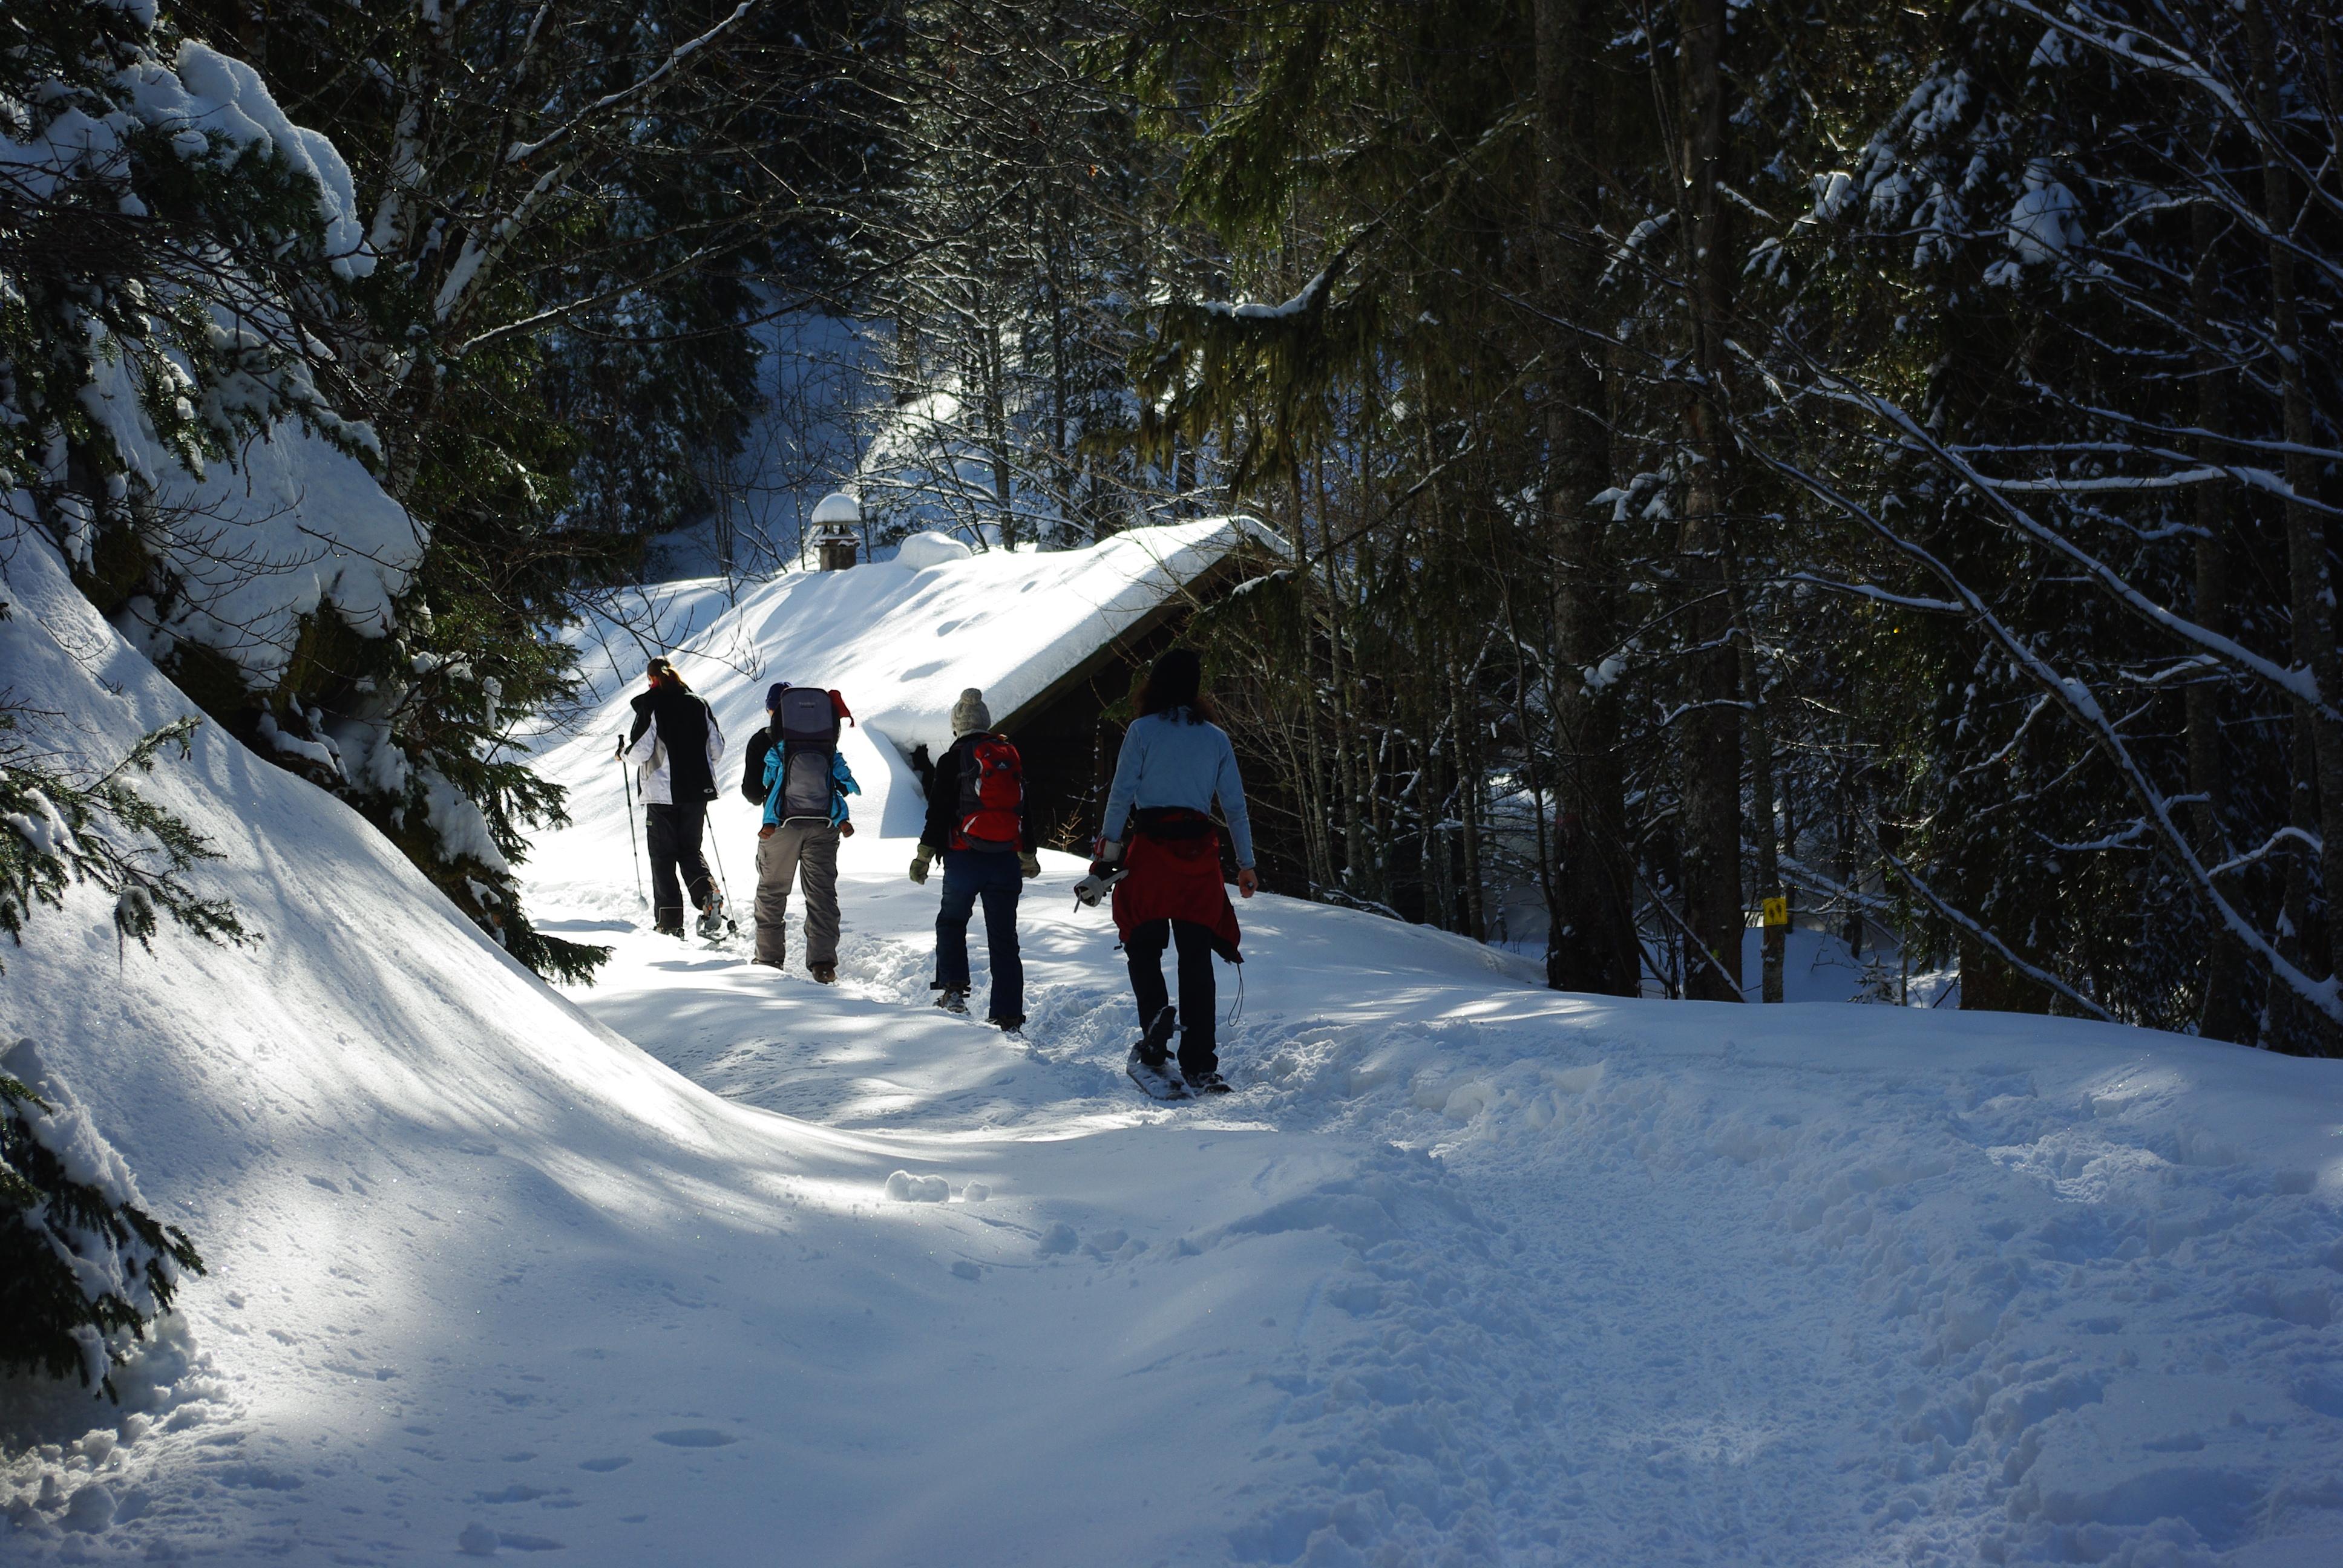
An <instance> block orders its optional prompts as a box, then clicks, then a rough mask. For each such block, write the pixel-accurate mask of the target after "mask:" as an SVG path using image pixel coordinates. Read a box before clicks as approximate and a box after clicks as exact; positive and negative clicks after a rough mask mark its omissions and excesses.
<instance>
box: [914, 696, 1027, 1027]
mask: <svg viewBox="0 0 2343 1568" xmlns="http://www.w3.org/2000/svg"><path fill="white" fill-rule="evenodd" d="M951 727H952V743H951V746H950V749H947V750H946V751H945V752H944V754H943V756H942V757H941V758H940V759H938V760H937V762H936V765H935V770H934V772H933V774H932V776H931V779H930V783H929V785H928V819H927V823H926V825H925V826H924V827H923V828H922V829H920V849H919V853H918V854H916V855H914V856H913V857H912V858H911V880H913V881H914V882H919V883H921V884H923V885H924V884H925V883H926V881H927V879H928V868H929V867H930V865H931V864H932V863H933V862H934V861H935V860H936V859H937V858H938V857H941V858H942V859H943V863H944V887H943V903H942V906H941V907H940V909H939V910H937V911H936V978H935V980H934V983H933V989H934V990H935V991H936V992H937V996H936V1005H937V1006H938V1007H940V1008H945V1009H948V1010H950V1011H953V1012H966V1011H967V1010H968V990H969V977H968V922H969V917H970V915H971V914H973V913H974V912H975V910H976V905H977V902H978V900H983V903H984V940H985V948H986V950H987V951H988V952H989V953H990V955H991V961H992V998H991V1005H990V1007H989V1008H988V1009H987V1010H986V1015H985V1016H986V1021H987V1022H989V1023H990V1024H991V1025H992V1026H993V1027H994V1028H996V1029H999V1030H1003V1031H1004V1032H1006V1033H1009V1034H1012V1035H1013V1034H1015V1033H1017V1032H1018V1031H1019V1030H1021V1029H1022V1028H1024V1025H1025V963H1024V960H1023V959H1021V957H1020V956H1019V955H1018V951H1017V899H1018V895H1019V894H1020V893H1021V892H1022V891H1023V890H1024V885H1025V879H1027V878H1029V877H1038V876H1040V875H1041V859H1039V857H1038V856H1037V854H1036V852H1035V843H1034V838H1033V826H1032V823H1031V821H1030V820H1028V819H1027V818H1026V814H1025V764H1024V762H1023V760H1022V759H1021V758H1019V756H1018V755H1017V748H1016V747H1014V746H1012V745H1011V744H1010V742H1009V737H1007V736H1006V735H1001V734H996V733H995V732H994V731H993V729H992V715H991V713H990V711H989V710H988V709H986V708H985V706H984V694H983V693H982V692H980V691H979V690H978V689H976V688H975V687H972V686H971V687H970V688H969V689H967V690H965V691H963V692H961V693H960V700H959V701H958V702H955V703H953V704H952V710H951Z"/></svg>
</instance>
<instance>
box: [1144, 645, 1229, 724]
mask: <svg viewBox="0 0 2343 1568" xmlns="http://www.w3.org/2000/svg"><path fill="white" fill-rule="evenodd" d="M1203 688H1204V661H1203V660H1202V659H1201V658H1197V657H1196V650H1195V649H1194V648H1170V649H1167V650H1165V652H1164V654H1163V656H1162V657H1161V658H1158V659H1157V660H1156V661H1155V668H1152V669H1151V670H1149V671H1148V672H1147V679H1146V680H1145V682H1144V683H1142V684H1141V687H1140V689H1139V716H1140V717H1141V719H1144V718H1146V717H1147V716H1148V715H1149V714H1151V713H1170V712H1172V711H1173V710H1174V709H1182V708H1184V709H1187V710H1188V718H1187V722H1188V723H1190V724H1200V723H1201V724H1212V723H1216V722H1217V721H1218V720H1219V719H1220V715H1219V714H1218V713H1216V712H1214V711H1213V709H1212V699H1211V698H1209V697H1206V696H1205V695H1204V689H1203Z"/></svg>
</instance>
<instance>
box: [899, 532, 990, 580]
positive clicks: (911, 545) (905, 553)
mask: <svg viewBox="0 0 2343 1568" xmlns="http://www.w3.org/2000/svg"><path fill="white" fill-rule="evenodd" d="M974 554H976V552H975V551H974V550H972V549H970V548H968V545H967V544H966V542H964V541H962V540H960V539H956V538H952V537H951V536H950V534H939V533H932V532H930V533H924V534H913V535H912V536H911V537H910V538H907V539H905V540H904V541H903V542H902V543H901V544H900V545H897V546H896V547H895V564H896V565H897V566H899V567H909V568H910V569H911V570H913V571H915V572H916V571H925V570H926V569H927V568H930V567H940V566H948V565H950V563H951V562H953V561H964V560H966V559H968V558H970V556H973V555H974Z"/></svg>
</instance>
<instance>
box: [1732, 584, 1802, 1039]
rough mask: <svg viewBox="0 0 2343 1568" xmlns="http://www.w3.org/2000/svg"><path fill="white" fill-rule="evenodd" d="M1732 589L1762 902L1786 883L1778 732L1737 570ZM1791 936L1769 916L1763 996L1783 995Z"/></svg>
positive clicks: (1766, 998)
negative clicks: (1771, 716)
mask: <svg viewBox="0 0 2343 1568" xmlns="http://www.w3.org/2000/svg"><path fill="white" fill-rule="evenodd" d="M1731 588H1732V592H1733V622H1734V640H1735V642H1736V643H1738V644H1739V646H1740V655H1741V691H1742V700H1743V701H1744V702H1745V703H1746V704H1747V705H1748V709H1747V712H1748V719H1747V733H1748V737H1749V795H1750V800H1751V803H1752V804H1753V805H1754V806H1755V808H1756V811H1757V822H1756V833H1755V847H1756V850H1757V866H1756V872H1757V898H1758V900H1759V901H1760V903H1761V905H1762V903H1763V902H1764V901H1765V900H1771V899H1782V898H1784V897H1785V895H1784V892H1783V888H1782V861H1781V842H1782V839H1781V836H1780V834H1779V831H1778V829H1777V826H1776V821H1775V818H1776V812H1777V809H1778V802H1777V801H1776V800H1775V779H1774V733H1773V729H1772V727H1771V726H1770V725H1769V724H1768V723H1767V722H1766V715H1765V671H1764V670H1763V669H1762V668H1759V666H1758V663H1757V639H1756V638H1755V636H1754V635H1753V633H1752V631H1751V628H1750V626H1749V611H1748V605H1747V604H1746V602H1745V600H1744V599H1743V598H1742V594H1741V584H1740V577H1739V573H1738V571H1737V570H1736V571H1735V577H1734V581H1733V582H1732V584H1731ZM1789 936H1790V930H1789V927H1788V925H1787V924H1786V923H1785V924H1782V925H1775V923H1774V922H1773V921H1771V920H1767V921H1766V922H1765V930H1764V932H1763V943H1764V945H1763V948H1762V952H1763V954H1764V957H1763V960H1762V967H1761V970H1760V980H1759V992H1758V995H1759V999H1760V1000H1764V1001H1780V1000H1782V969H1783V962H1784V960H1785V957H1786V956H1787V950H1788V946H1789Z"/></svg>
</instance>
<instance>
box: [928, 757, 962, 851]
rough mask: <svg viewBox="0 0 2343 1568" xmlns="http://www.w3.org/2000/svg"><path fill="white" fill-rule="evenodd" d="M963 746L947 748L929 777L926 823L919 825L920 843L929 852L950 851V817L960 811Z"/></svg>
mask: <svg viewBox="0 0 2343 1568" xmlns="http://www.w3.org/2000/svg"><path fill="white" fill-rule="evenodd" d="M966 744H967V742H966V741H965V740H955V741H953V742H952V743H951V744H950V746H948V747H946V748H945V749H944V754H943V755H942V756H941V757H939V758H937V759H936V766H935V769H934V771H933V772H931V773H930V774H929V775H928V819H927V820H926V821H925V822H924V823H922V824H920V843H922V844H925V845H926V846H927V847H928V848H930V849H950V848H951V841H952V829H953V827H954V826H955V824H954V823H953V821H952V814H953V813H954V812H955V811H956V810H957V809H959V807H960V748H961V747H963V746H965V745H966Z"/></svg>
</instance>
